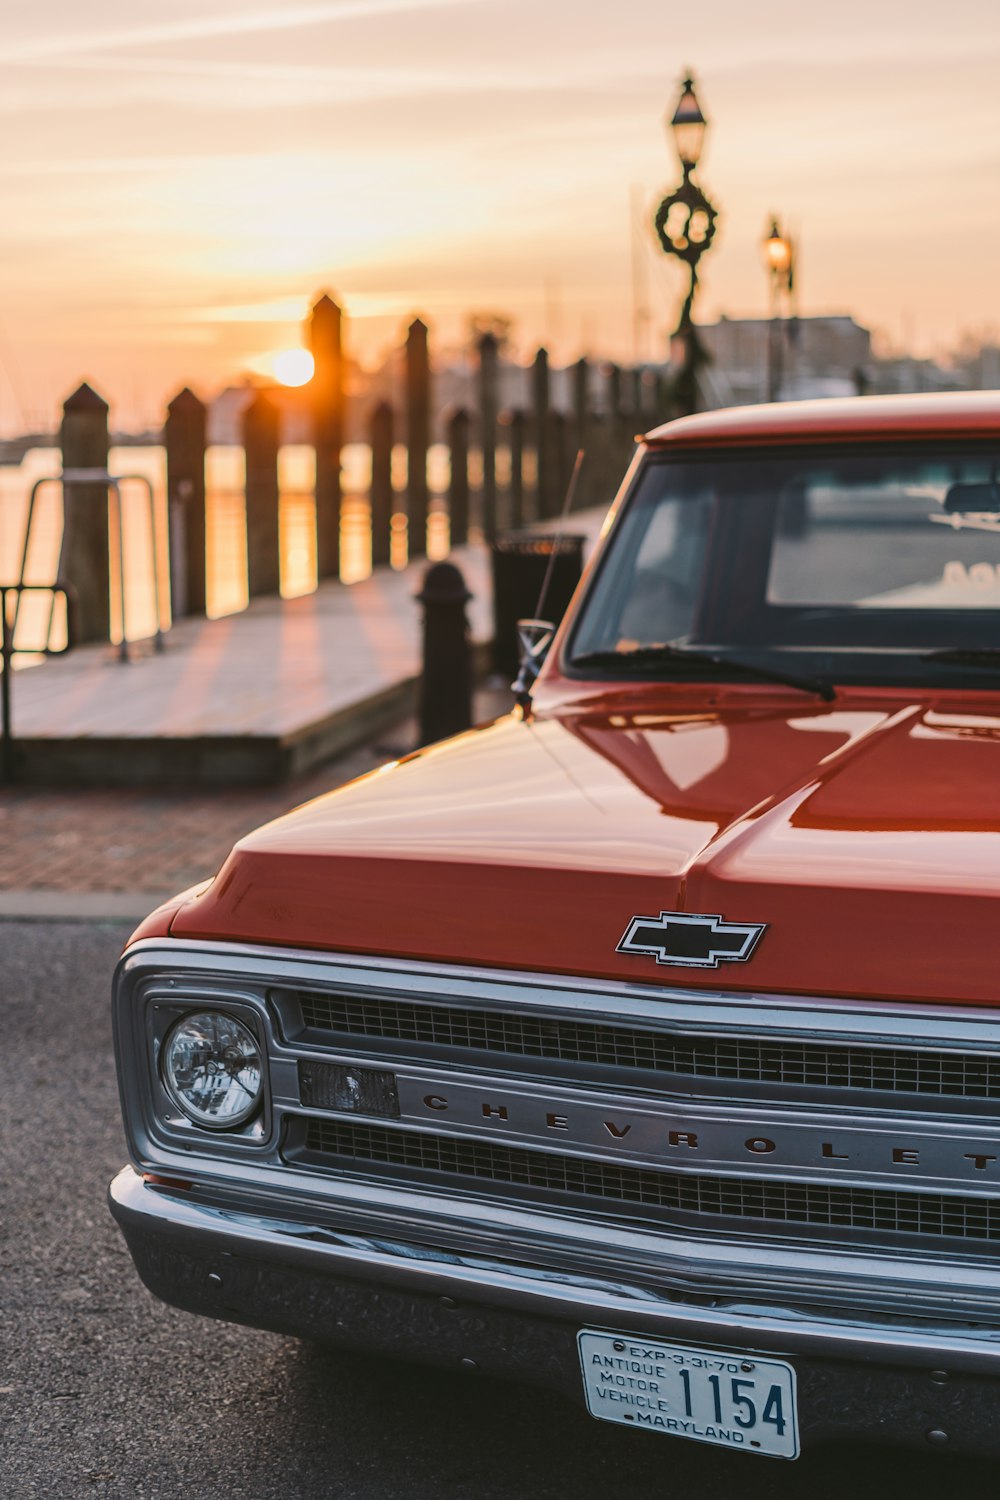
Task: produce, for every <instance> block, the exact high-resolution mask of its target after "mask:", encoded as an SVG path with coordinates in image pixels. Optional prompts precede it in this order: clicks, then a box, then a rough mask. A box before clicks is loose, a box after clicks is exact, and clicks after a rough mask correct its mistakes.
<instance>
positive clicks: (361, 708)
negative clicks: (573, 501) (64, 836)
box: [12, 511, 603, 786]
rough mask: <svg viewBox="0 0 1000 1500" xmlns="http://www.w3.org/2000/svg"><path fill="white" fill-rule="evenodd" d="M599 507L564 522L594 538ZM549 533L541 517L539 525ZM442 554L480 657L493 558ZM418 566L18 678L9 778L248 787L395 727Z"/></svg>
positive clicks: (487, 627)
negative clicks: (455, 570)
mask: <svg viewBox="0 0 1000 1500" xmlns="http://www.w3.org/2000/svg"><path fill="white" fill-rule="evenodd" d="M602 519H603V512H598V511H589V512H585V513H579V514H577V515H574V516H573V517H571V519H570V522H569V523H567V524H566V525H565V526H564V527H561V528H559V529H563V530H566V531H573V532H584V533H586V534H587V535H588V536H589V537H591V538H595V537H596V535H597V532H598V530H599V528H600V523H601V521H602ZM538 529H540V530H541V529H546V530H554V529H557V528H556V527H554V526H553V525H552V523H549V525H548V527H545V528H541V527H539V528H538ZM450 560H451V561H453V562H455V563H456V564H457V565H458V566H459V567H460V568H461V570H462V573H463V575H464V577H465V579H466V582H467V584H468V587H469V589H470V591H471V593H472V595H473V598H472V601H471V603H470V604H469V606H468V618H469V622H470V627H471V633H472V638H473V642H474V643H475V645H476V646H477V647H478V648H480V654H481V656H482V657H483V659H485V653H486V647H487V646H488V644H489V642H490V639H491V636H492V630H493V624H492V582H491V576H490V558H489V553H488V551H487V549H486V548H485V547H483V546H468V547H462V548H457V549H456V550H455V551H454V552H453V553H452V554H451V558H450ZM426 567H427V563H426V561H421V562H419V563H415V564H413V565H411V566H410V567H408V568H406V569H403V570H400V571H392V570H390V569H388V568H381V569H378V570H377V571H376V572H375V573H373V574H372V576H371V577H369V578H367V579H365V580H363V581H362V582H360V583H353V584H342V583H333V582H331V583H324V584H321V585H320V586H319V588H318V589H317V590H316V592H315V593H313V594H308V595H304V596H302V597H300V598H296V599H280V598H263V599H257V600H254V601H253V602H252V603H251V604H250V605H249V607H248V608H247V609H246V610H244V611H243V612H242V613H240V614H235V615H227V616H225V617H223V618H221V619H218V620H182V621H180V622H179V623H178V624H177V625H175V626H174V628H173V629H172V630H171V631H170V633H169V635H168V636H167V642H166V649H165V650H164V651H163V652H162V653H159V654H157V653H154V652H153V651H152V650H151V648H150V644H149V643H141V644H140V645H139V646H137V647H136V648H134V652H133V659H132V660H131V661H130V662H128V663H122V662H119V660H118V658H117V653H116V651H115V650H114V649H113V648H111V647H109V646H85V647H80V648H78V649H77V650H75V651H72V652H70V653H69V654H68V655H67V656H65V657H61V658H54V659H51V660H49V661H46V662H44V663H43V664H42V665H40V666H37V667H32V668H29V669H27V670H24V671H20V672H18V673H16V675H15V676H14V678H13V681H12V689H13V692H12V697H13V727H14V739H15V744H14V754H15V769H16V776H17V779H18V780H19V781H22V782H33V783H55V784H59V783H61V784H64V785H65V784H73V785H96V784H104V785H108V784H116V785H129V784H131V785H147V786H148V785H169V784H179V783H185V784H194V785H198V784H200V785H215V786H222V785H227V786H233V785H241V784H242V785H251V784H261V783H267V782H275V781H279V780H281V779H283V778H284V777H286V776H290V775H293V774H296V773H298V772H301V771H304V770H308V769H310V768H311V767H312V766H316V765H319V764H321V763H322V762H323V761H325V760H328V759H329V758H330V757H332V756H334V755H336V754H339V753H342V752H343V751H346V750H348V749H350V748H352V747H353V746H355V745H358V744H360V743H363V742H364V741H365V740H367V739H369V738H370V737H371V736H372V735H375V734H378V733H380V732H382V731H383V730H384V729H386V728H388V727H389V726H391V725H392V724H394V723H398V722H399V721H400V720H401V719H402V718H404V717H405V716H406V715H407V714H408V713H410V712H411V711H412V709H413V707H414V704H415V699H416V689H417V682H418V678H419V672H420V647H421V606H420V605H419V603H418V602H417V601H416V599H415V597H414V596H415V595H416V594H417V593H418V592H419V589H420V581H421V578H422V576H423V573H424V571H425V569H426Z"/></svg>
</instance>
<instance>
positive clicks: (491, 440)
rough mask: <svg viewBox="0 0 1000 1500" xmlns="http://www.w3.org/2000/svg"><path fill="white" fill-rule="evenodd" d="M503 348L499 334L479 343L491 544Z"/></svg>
mask: <svg viewBox="0 0 1000 1500" xmlns="http://www.w3.org/2000/svg"><path fill="white" fill-rule="evenodd" d="M499 383H500V345H499V342H498V340H497V337H496V334H493V333H490V332H489V331H488V330H487V332H485V333H483V334H481V335H480V339H479V448H480V452H481V454H482V466H483V484H482V492H481V493H482V507H481V521H482V528H483V536H484V537H485V538H486V540H487V541H488V542H492V541H494V540H495V539H496V534H497V407H498V404H499Z"/></svg>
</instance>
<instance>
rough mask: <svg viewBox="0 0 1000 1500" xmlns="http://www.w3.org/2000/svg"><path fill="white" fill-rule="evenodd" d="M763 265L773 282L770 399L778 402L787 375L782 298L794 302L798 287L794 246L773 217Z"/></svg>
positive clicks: (768, 388)
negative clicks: (794, 292) (793, 297)
mask: <svg viewBox="0 0 1000 1500" xmlns="http://www.w3.org/2000/svg"><path fill="white" fill-rule="evenodd" d="M764 264H765V266H766V267H767V273H768V277H769V280H770V283H771V320H770V322H769V324H768V330H767V399H768V401H779V400H780V399H781V387H782V382H783V380H784V374H785V325H784V321H783V317H782V310H783V299H785V298H787V299H788V301H789V303H790V302H791V297H792V292H793V290H794V286H795V247H794V246H793V244H792V241H791V239H790V238H789V237H788V235H787V234H782V232H781V229H780V228H779V226H778V221H777V219H772V220H771V228H770V232H769V233H768V234H767V235H766V236H765V239H764Z"/></svg>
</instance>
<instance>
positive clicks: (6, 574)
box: [0, 443, 449, 645]
mask: <svg viewBox="0 0 1000 1500" xmlns="http://www.w3.org/2000/svg"><path fill="white" fill-rule="evenodd" d="M109 467H110V469H111V472H112V473H113V474H118V475H125V474H141V475H144V476H146V477H147V478H148V479H149V480H150V481H151V482H152V485H153V493H154V499H155V507H156V517H155V525H156V535H157V539H158V550H159V557H160V568H159V573H160V594H161V598H162V600H163V601H164V609H163V616H164V617H163V619H162V621H161V624H162V625H163V626H164V628H166V627H167V626H168V625H169V623H170V619H169V605H168V603H167V601H168V599H169V586H168V578H169V560H168V544H167V516H166V455H165V453H164V450H163V449H162V448H113V449H112V450H111V454H110V458H109ZM59 469H60V457H59V453H58V452H57V450H56V449H54V448H35V449H32V450H31V452H29V453H28V454H27V455H26V456H25V458H24V461H23V463H21V464H20V465H18V466H17V467H4V466H0V581H3V582H13V581H15V580H16V579H17V577H18V575H19V573H20V569H21V554H22V549H23V546H24V528H25V520H26V516H27V506H28V495H29V493H30V490H31V487H32V485H33V484H34V483H35V481H36V480H37V479H39V478H41V477H43V476H46V475H54V474H58V472H59ZM392 470H393V483H394V486H395V488H396V491H397V498H396V506H397V508H398V507H400V506H402V504H403V503H404V501H405V495H404V493H403V492H404V490H405V483H406V449H405V447H403V446H397V447H396V448H395V449H394V450H393V456H392ZM315 472H316V471H315V459H314V454H313V450H312V448H310V447H305V446H286V447H283V448H282V449H281V451H280V453H279V455H278V486H279V503H278V537H279V550H280V567H281V593H282V595H283V596H284V597H285V598H287V599H291V598H294V597H296V596H298V595H301V594H308V593H311V592H312V591H313V590H314V589H315V587H316V505H315V499H314V485H315ZM370 474H371V454H370V451H369V449H368V448H367V446H365V445H363V444H360V443H358V444H351V445H349V446H348V447H347V448H345V449H344V451H343V480H342V487H343V495H344V500H343V507H342V512H341V564H340V576H341V579H342V580H343V581H344V582H345V583H355V582H357V581H358V580H360V579H362V578H367V577H368V575H369V574H370V573H371V512H370V508H369V504H368V498H367V490H368V483H369V478H370ZM244 477H245V468H244V456H243V449H242V448H239V447H215V448H209V450H208V453H207V454H206V460H205V481H206V495H205V510H206V555H207V560H206V584H207V608H208V614H209V616H210V617H212V618H218V617H219V616H221V615H229V614H234V613H236V612H237V611H238V610H241V609H244V608H245V607H246V604H247V560H246V506H245V501H244V492H243V486H244ZM428 480H429V484H430V490H431V509H430V516H429V520H428V527H427V553H428V556H429V557H430V558H431V559H432V560H435V559H437V558H441V557H444V556H446V555H447V552H448V546H449V537H448V516H447V512H446V510H445V507H444V498H443V497H444V493H445V490H446V487H447V482H448V450H447V448H445V447H444V446H443V445H437V446H435V447H434V448H432V449H431V452H430V457H429V463H428ZM122 491H123V506H122V508H123V512H124V530H125V633H126V635H127V636H128V638H129V639H130V640H139V639H142V638H144V637H148V636H151V635H152V634H153V633H154V632H155V630H156V624H157V621H156V600H155V591H154V588H153V566H152V538H151V526H150V516H149V508H148V500H147V496H146V491H145V488H144V486H141V485H136V484H128V483H126V484H123V486H122ZM61 538H62V496H61V491H60V488H59V486H58V485H55V484H50V485H45V486H44V488H43V489H42V490H40V491H39V497H38V501H37V503H36V510H35V524H34V527H33V529H32V541H31V548H30V552H29V556H28V565H27V569H26V572H25V582H27V583H41V584H48V583H51V582H52V581H53V579H54V578H55V576H56V570H57V566H58V558H59V546H60V541H61ZM111 545H112V556H113V557H114V556H116V555H117V538H116V536H115V535H112V538H111ZM391 556H392V566H393V567H394V568H401V567H405V566H406V561H407V535H406V518H405V516H404V515H403V514H401V513H399V511H398V509H397V514H395V515H394V516H393V521H392V538H391ZM115 572H116V570H115V568H112V584H111V595H112V597H111V618H112V622H113V626H112V631H113V638H114V639H116V640H117V639H118V638H119V636H120V631H119V629H118V627H117V623H116V622H117V621H118V618H119V601H118V589H117V579H116V576H115ZM47 612H48V604H47V602H44V601H42V600H41V599H38V600H35V601H31V600H29V599H26V600H25V603H24V607H23V609H22V611H21V615H20V619H19V627H18V640H19V642H21V643H23V644H25V645H28V644H34V643H35V642H36V641H39V640H40V638H41V637H42V636H44V634H45V621H46V619H47ZM61 635H62V630H61V628H57V629H56V631H55V632H54V635H53V644H54V645H58V644H61V640H60V636H61Z"/></svg>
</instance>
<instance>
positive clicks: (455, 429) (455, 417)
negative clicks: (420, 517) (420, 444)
mask: <svg viewBox="0 0 1000 1500" xmlns="http://www.w3.org/2000/svg"><path fill="white" fill-rule="evenodd" d="M448 452H449V457H450V460H451V464H450V469H449V479H448V526H449V535H450V538H451V545H452V546H453V547H460V546H461V545H462V544H463V542H467V541H468V540H469V413H468V412H467V411H466V409H465V407H464V406H460V407H458V409H457V410H456V411H453V412H452V414H451V416H450V417H449V418H448Z"/></svg>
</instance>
